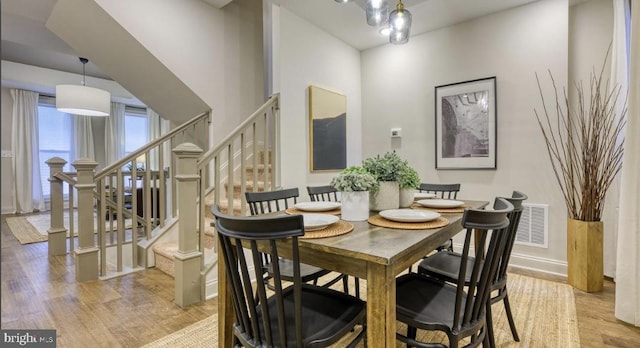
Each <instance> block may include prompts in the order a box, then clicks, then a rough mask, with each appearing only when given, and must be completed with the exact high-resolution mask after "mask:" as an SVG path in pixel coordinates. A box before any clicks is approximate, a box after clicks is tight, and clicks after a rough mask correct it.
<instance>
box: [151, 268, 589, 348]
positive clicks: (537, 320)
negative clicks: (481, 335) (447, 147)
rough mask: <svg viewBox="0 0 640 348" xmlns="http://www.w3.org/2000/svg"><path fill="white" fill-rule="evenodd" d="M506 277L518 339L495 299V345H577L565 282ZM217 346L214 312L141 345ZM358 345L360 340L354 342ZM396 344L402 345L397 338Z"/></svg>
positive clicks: (429, 336)
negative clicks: (514, 339)
mask: <svg viewBox="0 0 640 348" xmlns="http://www.w3.org/2000/svg"><path fill="white" fill-rule="evenodd" d="M508 281H509V283H508V289H509V299H510V302H511V309H512V311H513V315H514V320H515V322H516V326H517V328H518V334H519V335H520V342H515V341H513V338H512V337H511V331H510V329H509V323H508V322H507V319H506V314H505V312H504V307H503V305H502V303H496V304H494V305H493V307H492V309H493V316H494V330H495V338H496V345H497V347H549V348H551V347H564V348H567V347H580V336H579V333H578V321H577V317H576V308H575V300H574V297H573V289H572V288H571V287H570V286H569V285H566V284H561V283H556V282H551V281H547V280H542V279H536V278H531V277H526V276H521V275H517V274H509V280H508ZM339 285H341V284H339ZM363 290H364V291H363ZM360 291H361V296H362V297H363V298H366V293H364V292H365V291H366V286H365V284H364V282H363V284H362V286H361V287H360ZM398 330H400V331H401V332H406V327H404V326H403V325H401V324H398ZM356 334H357V332H356ZM418 338H419V339H421V340H424V341H430V342H441V343H444V344H448V341H447V338H446V336H445V335H444V334H440V333H431V332H425V331H420V330H419V331H418ZM349 340H350V337H345V340H343V341H341V342H338V343H336V344H335V345H334V346H333V347H344V346H345V343H344V342H348V341H349ZM217 346H218V323H217V316H216V315H213V316H211V317H209V318H206V319H203V320H201V321H199V322H197V323H195V324H192V325H190V326H187V327H185V328H183V329H181V330H179V331H176V332H174V333H172V334H170V335H168V336H165V337H163V338H161V339H159V340H157V341H154V342H152V343H149V344H147V345H145V346H144V347H145V348H160V347H217ZM362 346H363V344H362V343H361V344H360V345H358V347H362ZM397 347H403V345H402V344H400V343H399V342H398V344H397Z"/></svg>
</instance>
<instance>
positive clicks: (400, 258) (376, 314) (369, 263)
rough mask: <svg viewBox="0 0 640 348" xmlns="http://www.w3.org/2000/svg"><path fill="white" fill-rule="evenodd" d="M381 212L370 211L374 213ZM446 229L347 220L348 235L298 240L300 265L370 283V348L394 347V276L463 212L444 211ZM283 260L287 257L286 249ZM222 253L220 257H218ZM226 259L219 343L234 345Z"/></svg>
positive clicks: (456, 228)
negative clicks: (404, 226) (394, 226)
mask: <svg viewBox="0 0 640 348" xmlns="http://www.w3.org/2000/svg"><path fill="white" fill-rule="evenodd" d="M462 201H464V207H466V208H472V209H483V208H484V207H486V206H487V205H488V204H489V202H487V201H476V200H462ZM376 214H378V213H377V212H371V215H376ZM441 215H442V217H444V218H446V219H447V220H448V224H447V225H446V226H444V227H438V228H429V229H402V228H390V227H381V226H376V225H373V224H370V223H369V222H368V221H349V223H351V224H353V230H352V231H351V232H349V233H346V234H342V235H338V236H334V237H328V238H317V239H299V251H300V261H301V262H303V263H306V264H310V265H314V266H317V267H321V268H324V269H328V270H332V271H336V272H339V273H344V274H348V275H351V276H354V277H357V278H360V279H365V280H366V302H367V328H366V329H367V333H366V334H367V346H368V347H395V346H396V308H395V305H396V276H398V275H399V274H400V273H402V272H403V271H406V270H407V269H408V268H409V266H411V265H413V264H414V263H416V262H417V261H419V260H420V259H422V258H423V257H424V256H425V255H427V254H429V253H430V252H431V251H433V250H435V249H436V248H437V247H438V246H440V245H441V244H442V243H444V242H446V241H447V240H449V239H450V238H452V237H453V236H454V235H456V234H457V233H459V232H460V231H461V230H462V224H461V219H462V215H463V214H462V213H442V214H441ZM283 251H284V254H283V255H282V256H283V257H288V256H290V255H287V252H290V250H283ZM219 254H221V253H219ZM231 301H232V300H231V293H230V286H229V284H228V283H227V275H226V273H225V271H224V260H223V258H222V257H221V256H220V255H218V335H219V337H218V342H219V346H220V347H231V346H232V341H233V339H232V338H233V336H232V335H233V333H232V326H233V322H234V313H233V306H232V302H231Z"/></svg>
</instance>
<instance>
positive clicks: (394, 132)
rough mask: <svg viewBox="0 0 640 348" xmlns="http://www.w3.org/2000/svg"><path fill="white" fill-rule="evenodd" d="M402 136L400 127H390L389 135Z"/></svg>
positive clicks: (393, 136)
mask: <svg viewBox="0 0 640 348" xmlns="http://www.w3.org/2000/svg"><path fill="white" fill-rule="evenodd" d="M401 136H402V128H391V137H392V138H400V137H401Z"/></svg>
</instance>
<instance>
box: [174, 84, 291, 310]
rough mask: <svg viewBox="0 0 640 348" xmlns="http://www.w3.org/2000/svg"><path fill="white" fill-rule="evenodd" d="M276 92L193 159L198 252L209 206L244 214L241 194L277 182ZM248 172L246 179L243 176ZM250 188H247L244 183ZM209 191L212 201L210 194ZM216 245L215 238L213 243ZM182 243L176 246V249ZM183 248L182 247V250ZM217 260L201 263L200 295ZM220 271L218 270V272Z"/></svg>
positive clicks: (277, 122)
mask: <svg viewBox="0 0 640 348" xmlns="http://www.w3.org/2000/svg"><path fill="white" fill-rule="evenodd" d="M279 105H280V94H278V93H276V94H273V95H272V96H271V97H269V99H268V100H267V101H266V102H265V103H264V104H263V105H262V106H261V107H259V108H258V109H257V110H256V111H255V112H254V113H253V114H252V115H251V116H249V118H247V119H246V120H245V121H244V122H242V123H241V124H240V125H239V126H237V127H236V128H235V129H234V130H233V131H232V132H231V133H230V134H229V135H228V136H227V137H225V138H224V139H223V140H222V141H221V142H219V143H218V145H217V146H215V147H213V148H211V149H209V150H208V151H206V152H205V153H204V154H202V155H201V156H200V158H199V159H198V161H197V174H198V177H199V185H198V188H199V192H198V199H197V207H198V210H197V211H198V216H199V218H198V231H200V232H201V233H200V236H199V237H200V242H199V251H200V252H204V245H205V243H204V231H205V228H206V226H205V218H204V217H205V216H212V214H211V211H210V210H208V209H211V207H212V206H213V205H214V204H215V205H218V206H221V209H222V210H223V211H224V210H226V211H227V212H228V213H229V214H235V215H247V203H246V198H245V195H244V193H245V192H246V191H247V190H248V189H249V188H250V189H251V190H253V191H257V190H261V191H263V190H264V191H269V190H273V189H274V188H275V187H276V186H277V185H278V178H279V173H278V166H277V161H278V158H277V155H278V154H279V153H280V151H279V150H280V138H279V132H278V130H279V128H280V125H279V122H280V107H279ZM247 174H250V176H251V177H250V178H248V177H247ZM248 182H249V183H250V187H247V183H248ZM212 194H213V200H211V199H210V196H211V195H212ZM214 245H215V246H217V240H216V242H215V243H214ZM182 248H183V246H182V245H178V249H179V250H184V249H182ZM185 251H186V250H185ZM216 263H217V262H213V263H211V264H207V265H205V264H204V259H203V263H202V268H201V269H202V272H201V276H202V287H201V292H202V295H201V296H202V298H203V299H204V292H205V284H204V283H205V281H204V280H205V279H204V278H205V276H206V274H207V273H208V272H209V271H211V269H213V267H214V266H215V265H216ZM218 273H220V272H218Z"/></svg>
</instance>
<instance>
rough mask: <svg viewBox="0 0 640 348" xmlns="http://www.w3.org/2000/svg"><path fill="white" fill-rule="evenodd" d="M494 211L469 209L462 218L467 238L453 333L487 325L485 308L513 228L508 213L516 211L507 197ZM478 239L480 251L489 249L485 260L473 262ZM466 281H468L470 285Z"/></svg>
mask: <svg viewBox="0 0 640 348" xmlns="http://www.w3.org/2000/svg"><path fill="white" fill-rule="evenodd" d="M494 209H495V210H476V209H467V210H465V212H464V215H463V216H462V226H463V227H464V228H465V229H466V232H465V233H466V235H465V241H464V247H463V250H462V253H461V262H460V270H459V273H458V274H459V276H458V281H457V294H456V303H455V309H454V311H455V312H454V319H453V330H458V331H459V332H463V331H475V330H477V329H478V328H479V326H478V325H480V324H479V323H482V322H484V316H485V313H486V312H485V311H486V307H485V306H486V304H487V300H488V298H489V296H490V294H491V284H492V280H493V279H494V277H495V274H496V272H497V269H498V265H499V263H500V256H501V255H502V251H503V249H504V246H505V240H506V235H507V230H508V228H509V219H508V218H507V214H509V213H511V212H512V211H513V205H512V204H511V203H509V202H508V201H507V200H505V199H504V198H496V201H495V203H494ZM474 231H475V232H474ZM474 233H475V234H476V235H475V238H474ZM474 240H476V241H477V242H478V245H477V249H476V250H486V253H485V256H484V258H482V257H475V258H472V259H470V255H469V249H470V246H471V243H474ZM487 241H488V242H487ZM469 262H470V263H472V264H473V267H472V269H471V275H469V276H467V274H466V272H467V263H469ZM465 278H466V279H468V283H467V284H465ZM465 286H468V288H467V292H466V294H468V296H467V295H466V294H465ZM465 298H466V300H465V302H464V303H463V302H462V301H463V300H464V299H465Z"/></svg>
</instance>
